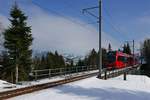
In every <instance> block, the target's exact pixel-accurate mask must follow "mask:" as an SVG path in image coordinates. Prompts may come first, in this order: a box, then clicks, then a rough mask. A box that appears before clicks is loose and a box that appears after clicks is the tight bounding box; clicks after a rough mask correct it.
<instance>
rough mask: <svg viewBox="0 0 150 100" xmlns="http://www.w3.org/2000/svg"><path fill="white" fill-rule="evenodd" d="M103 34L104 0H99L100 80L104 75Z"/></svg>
mask: <svg viewBox="0 0 150 100" xmlns="http://www.w3.org/2000/svg"><path fill="white" fill-rule="evenodd" d="M101 34H102V0H99V75H98V78H101V73H102V46H101V42H102V41H101V40H102V39H101Z"/></svg>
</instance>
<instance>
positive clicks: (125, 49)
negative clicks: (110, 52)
mask: <svg viewBox="0 0 150 100" xmlns="http://www.w3.org/2000/svg"><path fill="white" fill-rule="evenodd" d="M126 52H127V45H126V44H124V46H123V53H126Z"/></svg>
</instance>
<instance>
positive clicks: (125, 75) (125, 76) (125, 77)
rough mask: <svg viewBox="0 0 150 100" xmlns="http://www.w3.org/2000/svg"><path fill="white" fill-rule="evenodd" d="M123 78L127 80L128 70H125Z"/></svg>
mask: <svg viewBox="0 0 150 100" xmlns="http://www.w3.org/2000/svg"><path fill="white" fill-rule="evenodd" d="M123 79H124V80H125V81H126V80H127V73H126V72H124V74H123Z"/></svg>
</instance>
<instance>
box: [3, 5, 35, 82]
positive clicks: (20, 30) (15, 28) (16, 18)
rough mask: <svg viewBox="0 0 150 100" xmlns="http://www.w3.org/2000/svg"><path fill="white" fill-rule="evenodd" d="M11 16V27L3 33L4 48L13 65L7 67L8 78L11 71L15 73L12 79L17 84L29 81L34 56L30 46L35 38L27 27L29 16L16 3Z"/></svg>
mask: <svg viewBox="0 0 150 100" xmlns="http://www.w3.org/2000/svg"><path fill="white" fill-rule="evenodd" d="M10 16H11V18H10V19H9V20H10V22H11V25H10V26H9V28H8V29H6V30H5V31H4V32H3V34H4V47H5V48H6V50H7V52H8V58H9V63H10V65H11V66H7V67H8V70H6V75H7V77H11V76H10V75H9V70H11V71H12V72H14V73H13V76H12V77H13V78H14V79H15V82H16V83H17V82H18V80H20V81H21V80H27V79H28V74H29V72H30V65H31V55H32V50H31V47H30V46H31V44H32V40H33V38H32V35H31V34H30V33H31V27H29V26H27V22H26V20H27V16H25V14H24V13H23V12H22V11H21V10H20V9H19V8H18V6H17V4H16V3H15V5H14V6H13V7H12V9H11V11H10ZM7 72H8V73H7ZM18 76H19V77H18ZM8 81H10V80H8Z"/></svg>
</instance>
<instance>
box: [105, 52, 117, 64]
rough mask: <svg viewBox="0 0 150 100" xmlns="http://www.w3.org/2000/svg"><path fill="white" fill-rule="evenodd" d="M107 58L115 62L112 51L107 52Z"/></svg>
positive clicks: (110, 61)
mask: <svg viewBox="0 0 150 100" xmlns="http://www.w3.org/2000/svg"><path fill="white" fill-rule="evenodd" d="M107 60H108V62H109V63H112V62H115V61H116V56H115V55H114V54H113V53H108V54H107Z"/></svg>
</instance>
